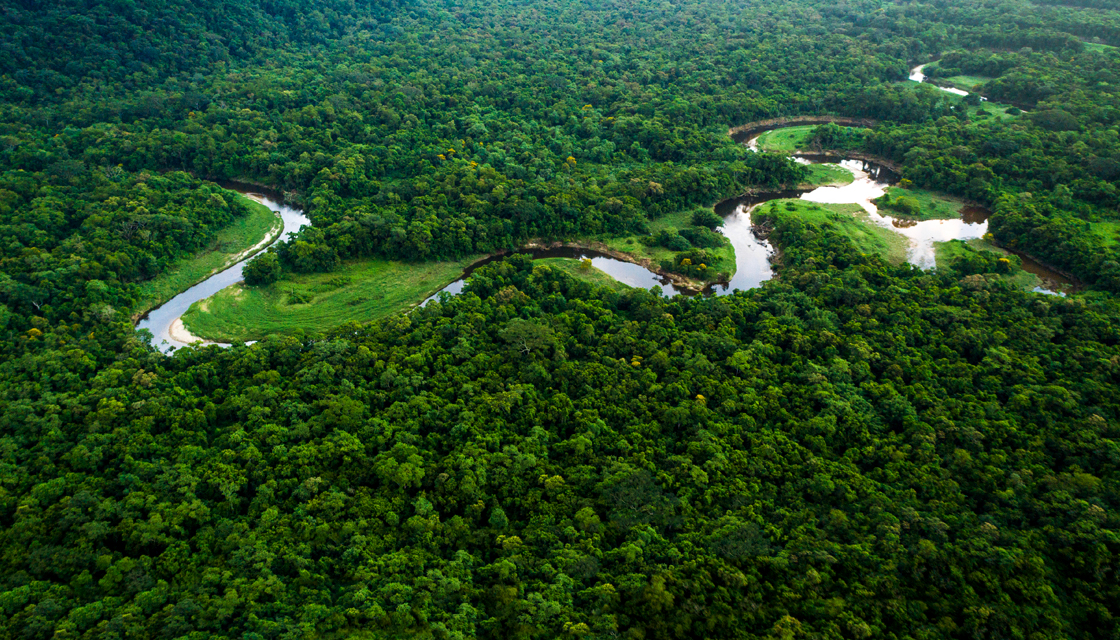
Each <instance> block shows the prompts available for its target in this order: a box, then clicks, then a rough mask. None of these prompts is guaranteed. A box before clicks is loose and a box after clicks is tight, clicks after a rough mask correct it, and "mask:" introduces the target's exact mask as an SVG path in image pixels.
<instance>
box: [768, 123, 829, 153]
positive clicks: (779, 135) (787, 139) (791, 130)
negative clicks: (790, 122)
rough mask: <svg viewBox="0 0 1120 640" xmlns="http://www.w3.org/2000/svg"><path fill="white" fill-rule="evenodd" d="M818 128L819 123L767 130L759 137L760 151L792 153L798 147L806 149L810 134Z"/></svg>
mask: <svg viewBox="0 0 1120 640" xmlns="http://www.w3.org/2000/svg"><path fill="white" fill-rule="evenodd" d="M816 128H817V125H807V126H803V127H786V128H784V129H773V130H771V131H767V132H766V133H764V134H762V135H760V136H759V137H758V148H759V150H760V151H778V152H781V153H792V152H794V151H796V150H798V149H804V148H805V146H806V145H808V143H809V136H811V135H813V129H816Z"/></svg>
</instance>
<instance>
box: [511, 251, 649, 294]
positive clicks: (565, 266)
mask: <svg viewBox="0 0 1120 640" xmlns="http://www.w3.org/2000/svg"><path fill="white" fill-rule="evenodd" d="M533 264H534V265H545V266H548V267H551V268H553V269H558V270H560V271H564V272H566V273H568V274H569V275H572V276H575V277H576V278H579V279H580V280H586V281H587V282H590V283H592V284H595V285H599V286H601V287H609V288H611V289H614V290H615V291H622V290H623V289H629V288H630V286H629V285H626V284H623V283H621V282H619V281H618V280H615V279H614V278H612V277H611V276H610V275H608V274H607V273H606V272H604V271H600V270H599V269H596V268H595V267H588V266H584V265H583V263H582V262H581V261H579V260H575V259H573V258H541V259H540V260H534V261H533Z"/></svg>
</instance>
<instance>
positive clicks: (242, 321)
mask: <svg viewBox="0 0 1120 640" xmlns="http://www.w3.org/2000/svg"><path fill="white" fill-rule="evenodd" d="M475 260H477V258H472V259H468V260H462V261H459V262H426V263H420V264H409V263H404V262H391V261H387V260H362V261H356V262H350V263H346V264H344V265H343V266H342V268H340V269H338V270H337V271H334V272H331V273H310V274H286V277H285V278H284V279H282V280H280V281H279V282H276V283H274V284H271V285H268V286H266V287H247V286H244V285H240V284H239V285H234V286H232V287H227V288H225V289H222V290H221V291H219V292H218V293H217V294H215V295H214V296H212V297H210V298H207V299H206V300H202V301H201V302H196V303H195V304H193V305H191V308H190V309H189V310H188V311H187V313H185V314H184V315H183V324H184V325H185V326H186V327H187V329H188V330H189V331H190V332H191V333H193V334H194V335H196V336H199V337H200V338H205V339H208V340H215V341H218V342H243V341H246V340H259V339H261V338H263V337H265V336H267V335H269V334H273V333H290V332H292V331H294V330H297V329H302V330H303V331H306V332H321V331H326V330H328V329H331V328H333V327H337V326H339V325H341V324H344V323H346V322H350V321H359V322H367V321H370V320H375V319H377V318H383V317H385V316H388V315H390V314H394V313H398V312H400V311H404V310H405V309H408V308H409V307H411V306H412V305H414V304H416V303H419V302H421V301H423V300H424V298H426V297H428V296H430V295H432V294H433V293H435V292H436V291H438V290H440V289H442V288H443V287H445V286H447V285H448V284H449V283H451V282H453V281H454V280H455V279H457V278H458V277H459V276H460V275H461V274H462V272H463V269H464V268H465V267H467V266H468V265H470V264H471V263H472V262H474V261H475Z"/></svg>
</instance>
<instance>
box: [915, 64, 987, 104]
mask: <svg viewBox="0 0 1120 640" xmlns="http://www.w3.org/2000/svg"><path fill="white" fill-rule="evenodd" d="M931 64H933V63H931V62H927V63H926V64H920V65H918V66H916V67H914V68H913V69H911V70H910V79H911V80H913V81H914V82H925V81H926V74H924V73H922V69H925V68H926V67H928V66H929V65H931ZM927 84H929V85H930V86H934V87H937V88H938V89H941V90H942V91H947V92H949V93H952V94H954V95H958V96H967V95H968V92H967V91H965V90H964V89H958V88H956V87H943V86H941V85H939V84H934V83H932V82H929V83H927ZM980 99H981V100H986V98H980Z"/></svg>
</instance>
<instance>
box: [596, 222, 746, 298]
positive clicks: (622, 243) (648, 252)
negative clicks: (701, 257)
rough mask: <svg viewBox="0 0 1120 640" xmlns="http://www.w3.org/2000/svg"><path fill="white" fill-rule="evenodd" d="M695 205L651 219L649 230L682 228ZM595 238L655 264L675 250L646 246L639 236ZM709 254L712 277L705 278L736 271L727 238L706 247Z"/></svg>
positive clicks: (732, 253) (653, 231) (669, 256)
mask: <svg viewBox="0 0 1120 640" xmlns="http://www.w3.org/2000/svg"><path fill="white" fill-rule="evenodd" d="M694 211H696V209H687V210H684V211H678V212H675V213H670V214H667V215H664V216H661V217H660V218H657V219H656V220H650V222H649V230H650V233H652V234H656V233H657V232H658V231H661V230H663V229H683V228H685V227H690V226H692V214H693V212H694ZM592 240H594V241H596V242H601V243H603V244H605V245H607V246H608V247H610V248H611V249H612V250H613V251H618V252H621V253H626V254H629V255H631V256H633V257H634V259H635V260H638V261H640V260H643V259H647V258H648V259H649V260H651V261H653V264H654V265H658V264H660V263H661V261H662V260H667V259H670V258H672V257H673V255H674V252H672V251H670V250H669V249H666V248H665V247H649V246H646V245H644V244H642V242H641V236H615V237H596V238H592ZM705 251H707V252H708V253H709V254H710V255H711V256H712V257H713V259H712V260H711V263H710V264H709V265H708V266H709V267H710V268H709V269H708V272H709V273H711V274H712V275H711V278H709V279H708V280H706V282H715V281H717V280H719V279H720V278H718V275H719V274H721V273H722V274H726V275H727V276H728V277H730V276H732V275H734V274H735V248H734V247H732V246H731V243H730V242H727V243H725V244H724V245H723V246H721V247H716V248H713V249H705Z"/></svg>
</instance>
